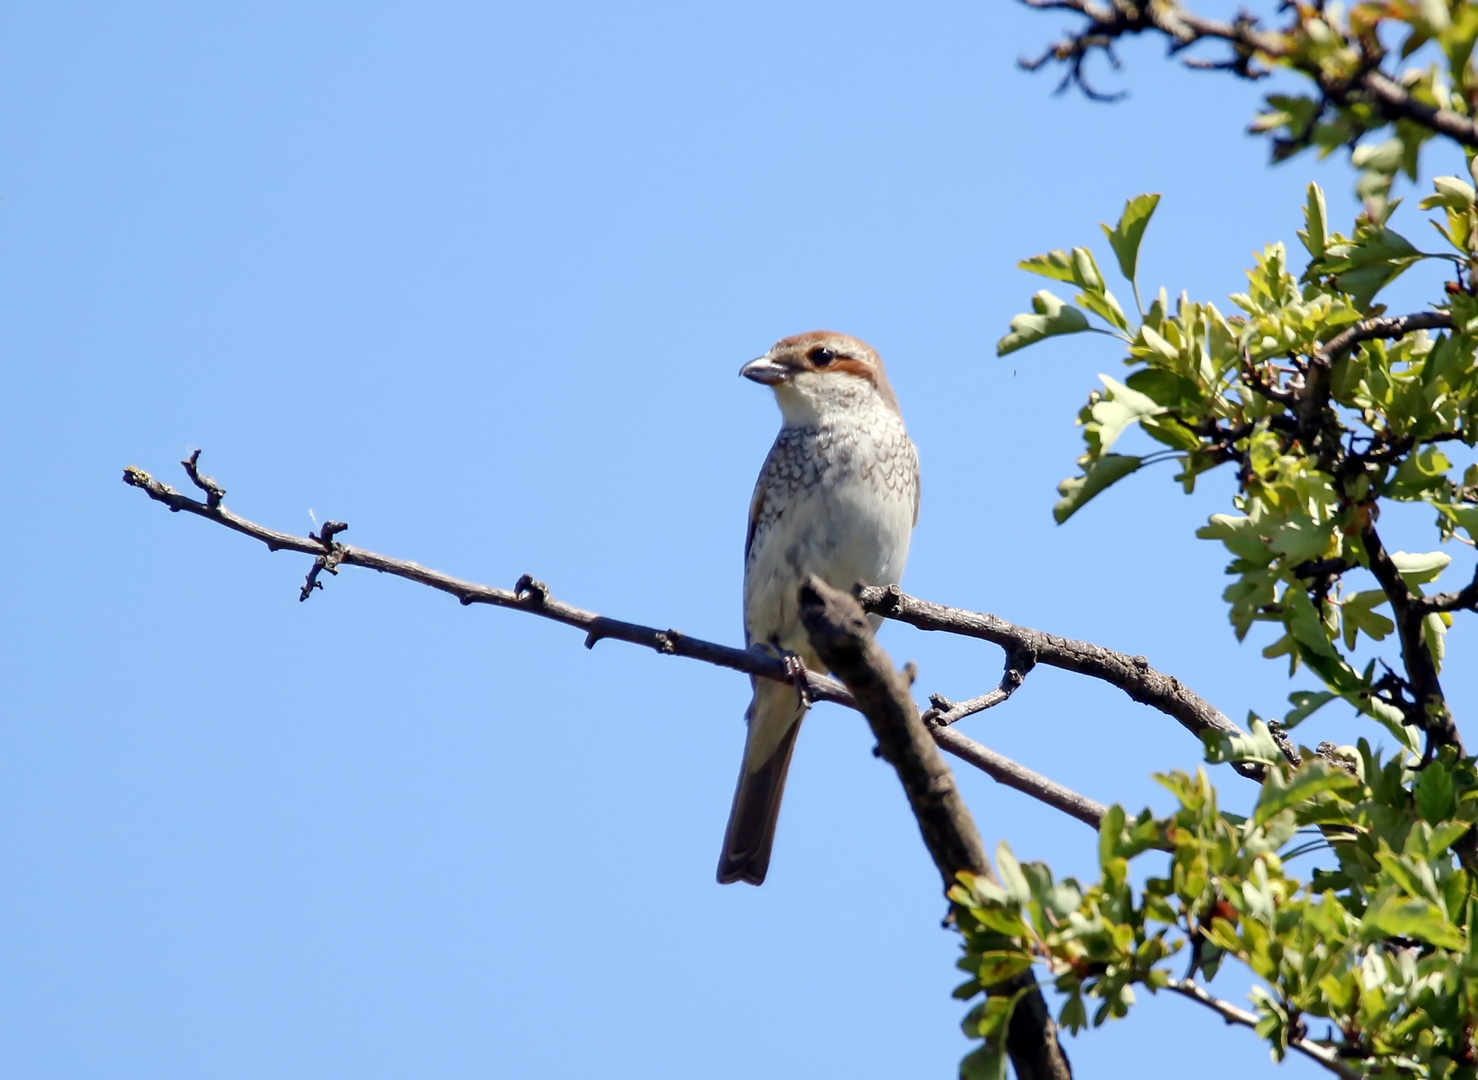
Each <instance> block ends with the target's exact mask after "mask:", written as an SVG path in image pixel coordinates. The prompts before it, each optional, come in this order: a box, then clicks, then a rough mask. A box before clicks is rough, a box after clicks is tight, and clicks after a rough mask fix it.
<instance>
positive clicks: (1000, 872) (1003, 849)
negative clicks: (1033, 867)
mask: <svg viewBox="0 0 1478 1080" xmlns="http://www.w3.org/2000/svg"><path fill="white" fill-rule="evenodd" d="M996 876H997V877H999V878H1000V879H1001V888H1003V889H1005V890H1006V895H1007V896H1008V897H1010V898H1011V899H1012V900H1014V901H1016V902H1017V903H1019V904H1024V903H1026V902H1027V901H1028V900H1030V899H1031V898H1032V889H1031V885H1029V884H1028V883H1027V880H1026V875H1025V874H1023V873H1022V872H1021V864H1020V863H1019V862H1017V861H1016V856H1015V855H1013V854H1012V853H1011V845H1010V844H1008V843H1006V841H1004V840H1002V841H1001V842H1000V843H999V844H997V845H996Z"/></svg>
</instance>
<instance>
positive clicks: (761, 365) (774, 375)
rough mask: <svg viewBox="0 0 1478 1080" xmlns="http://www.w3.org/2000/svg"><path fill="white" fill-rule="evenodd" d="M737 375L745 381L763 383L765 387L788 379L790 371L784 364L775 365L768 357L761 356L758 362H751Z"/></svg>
mask: <svg viewBox="0 0 1478 1080" xmlns="http://www.w3.org/2000/svg"><path fill="white" fill-rule="evenodd" d="M739 374H740V375H743V376H744V377H745V378H746V379H753V380H754V381H755V382H757V383H763V384H764V385H765V386H774V385H775V384H776V383H778V382H784V381H785V380H786V379H788V378H790V376H791V374H792V371H791V369H790V368H789V367H787V366H786V365H784V364H777V363H775V361H773V360H771V359H770V358H769V357H768V356H761V357H760V358H759V359H758V360H751V361H750V362H749V363H747V364H745V365H744V366H743V367H742V368H740V369H739Z"/></svg>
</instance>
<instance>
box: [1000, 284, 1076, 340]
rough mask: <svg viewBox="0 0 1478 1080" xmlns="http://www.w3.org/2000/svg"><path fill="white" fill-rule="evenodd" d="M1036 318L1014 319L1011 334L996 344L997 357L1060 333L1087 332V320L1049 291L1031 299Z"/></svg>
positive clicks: (1022, 316) (1021, 316)
mask: <svg viewBox="0 0 1478 1080" xmlns="http://www.w3.org/2000/svg"><path fill="white" fill-rule="evenodd" d="M1032 310H1033V311H1034V312H1036V314H1034V315H1018V316H1016V318H1014V319H1012V320H1011V332H1010V333H1009V334H1007V335H1006V336H1005V337H1003V338H1001V340H1000V341H998V342H996V355H997V356H1005V355H1006V354H1007V353H1012V352H1015V351H1016V350H1017V349H1024V348H1025V347H1026V346H1028V345H1033V344H1035V343H1036V342H1038V341H1041V340H1042V339H1043V338H1049V337H1055V336H1057V335H1058V334H1077V333H1081V332H1082V331H1084V330H1087V329H1088V317H1087V316H1086V315H1084V314H1083V313H1082V312H1081V311H1079V310H1078V309H1077V308H1075V307H1069V306H1068V305H1067V304H1065V303H1064V302H1063V301H1061V300H1059V299H1058V298H1057V297H1055V296H1053V295H1052V294H1051V293H1050V292H1048V291H1047V290H1046V289H1043V290H1042V291H1041V292H1039V293H1037V294H1036V295H1035V296H1033V297H1032Z"/></svg>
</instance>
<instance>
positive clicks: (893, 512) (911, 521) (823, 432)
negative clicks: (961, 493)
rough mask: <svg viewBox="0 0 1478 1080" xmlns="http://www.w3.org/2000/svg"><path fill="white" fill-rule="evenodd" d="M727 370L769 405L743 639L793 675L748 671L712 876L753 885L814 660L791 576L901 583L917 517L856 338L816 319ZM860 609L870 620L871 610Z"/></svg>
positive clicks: (910, 450) (876, 381) (889, 410)
mask: <svg viewBox="0 0 1478 1080" xmlns="http://www.w3.org/2000/svg"><path fill="white" fill-rule="evenodd" d="M739 374H740V375H742V376H744V377H745V378H747V379H751V380H753V381H754V382H757V383H760V384H762V385H765V386H768V387H770V388H771V389H772V390H773V391H774V393H775V401H776V403H777V404H778V405H779V406H780V416H781V426H780V434H779V435H778V436H776V438H775V445H774V446H772V447H771V448H770V453H769V456H768V457H767V458H765V464H764V466H763V468H761V469H760V475H759V480H758V481H757V482H756V483H755V487H754V496H753V498H752V499H751V500H750V504H749V531H748V534H747V535H746V538H745V541H744V641H745V645H746V647H749V648H759V649H763V650H766V651H769V652H771V653H774V654H777V655H780V656H782V657H784V658H785V659H786V661H787V667H790V668H791V670H792V672H793V674H795V675H796V679H795V684H794V685H793V686H792V685H789V684H787V683H782V682H777V681H775V680H773V679H759V678H756V679H751V682H752V683H753V695H754V696H753V698H752V700H751V701H750V705H749V709H748V712H747V713H746V715H745V719H746V735H745V739H744V760H743V762H742V764H741V765H740V769H739V782H738V784H737V785H736V787H735V790H734V803H733V806H732V808H731V809H730V811H729V823H728V827H727V829H726V830H725V833H724V846H723V852H722V854H721V855H720V857H719V864H718V880H719V883H720V884H723V885H727V884H730V883H732V882H736V881H744V882H748V883H749V884H751V885H759V884H761V883H762V882H763V881H764V880H765V874H766V872H767V871H768V869H769V865H770V849H771V847H772V845H773V843H774V839H775V822H776V819H777V817H778V815H779V812H780V797H781V795H782V793H783V792H784V789H785V777H786V773H787V771H788V770H789V768H790V757H791V753H792V751H793V750H794V749H795V740H796V735H797V733H798V732H799V730H800V723H801V719H802V717H804V716H805V713H806V707H807V704H808V702H807V701H806V700H805V697H804V693H803V689H802V688H803V686H804V682H803V681H802V679H803V677H804V672H803V671H802V670H801V669H800V667H799V665H800V664H804V665H805V668H806V669H809V670H811V671H817V672H820V671H824V670H825V665H823V664H822V663H821V660H820V658H819V657H818V656H817V655H816V653H815V651H814V650H813V649H812V648H811V645H810V643H809V641H808V640H807V637H806V631H805V628H804V627H803V626H802V625H801V622H800V617H799V611H798V599H797V594H798V591H799V589H800V585H801V583H802V582H803V581H804V580H805V579H806V577H807V576H808V575H811V574H815V575H816V576H818V577H819V578H821V580H823V581H825V582H826V583H827V584H829V585H831V586H832V587H834V588H838V589H850V588H852V587H853V585H855V584H856V583H858V582H861V583H863V584H866V585H896V584H898V583H899V582H900V580H901V579H902V576H903V566H904V563H905V562H906V561H907V560H908V546H909V540H910V538H911V536H912V532H913V527H914V525H915V524H917V522H918V518H919V458H918V452H917V451H916V450H915V449H914V445H913V442H912V440H910V439H909V437H908V431H907V430H906V429H905V427H904V424H903V414H902V413H901V412H900V411H899V408H898V398H897V397H896V396H895V395H894V393H893V388H892V387H891V386H890V385H889V384H888V376H887V374H886V373H885V372H884V370H883V362H882V360H881V359H880V358H879V357H878V354H877V353H876V352H874V351H873V349H872V348H871V347H870V346H869V345H867V344H866V343H864V342H862V341H859V340H858V339H857V338H854V337H849V336H847V335H846V334H838V333H835V332H833V331H829V330H813V331H811V332H809V333H805V334H797V335H795V336H793V337H787V338H781V339H780V340H779V341H777V342H776V343H775V344H774V345H773V346H771V348H770V350H769V351H768V352H767V353H765V355H764V356H761V357H759V358H758V359H755V360H751V361H750V362H749V363H747V364H745V365H744V366H743V367H742V368H741V369H740V371H739ZM870 618H871V621H872V623H873V628H874V629H876V628H877V626H878V625H879V624H880V623H881V621H882V620H881V619H880V618H878V617H876V616H872V617H870Z"/></svg>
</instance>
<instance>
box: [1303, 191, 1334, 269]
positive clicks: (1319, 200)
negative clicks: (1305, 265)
mask: <svg viewBox="0 0 1478 1080" xmlns="http://www.w3.org/2000/svg"><path fill="white" fill-rule="evenodd" d="M1298 238H1299V239H1300V240H1301V241H1303V245H1304V248H1305V249H1306V250H1307V251H1308V253H1309V254H1310V255H1311V256H1313V257H1314V258H1315V259H1322V258H1323V257H1324V248H1325V246H1326V245H1327V244H1328V243H1329V211H1328V210H1326V209H1325V207H1324V189H1323V188H1321V187H1320V186H1319V185H1318V184H1310V185H1309V195H1308V200H1307V201H1306V202H1305V203H1304V228H1303V229H1300V230H1299V233H1298Z"/></svg>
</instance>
